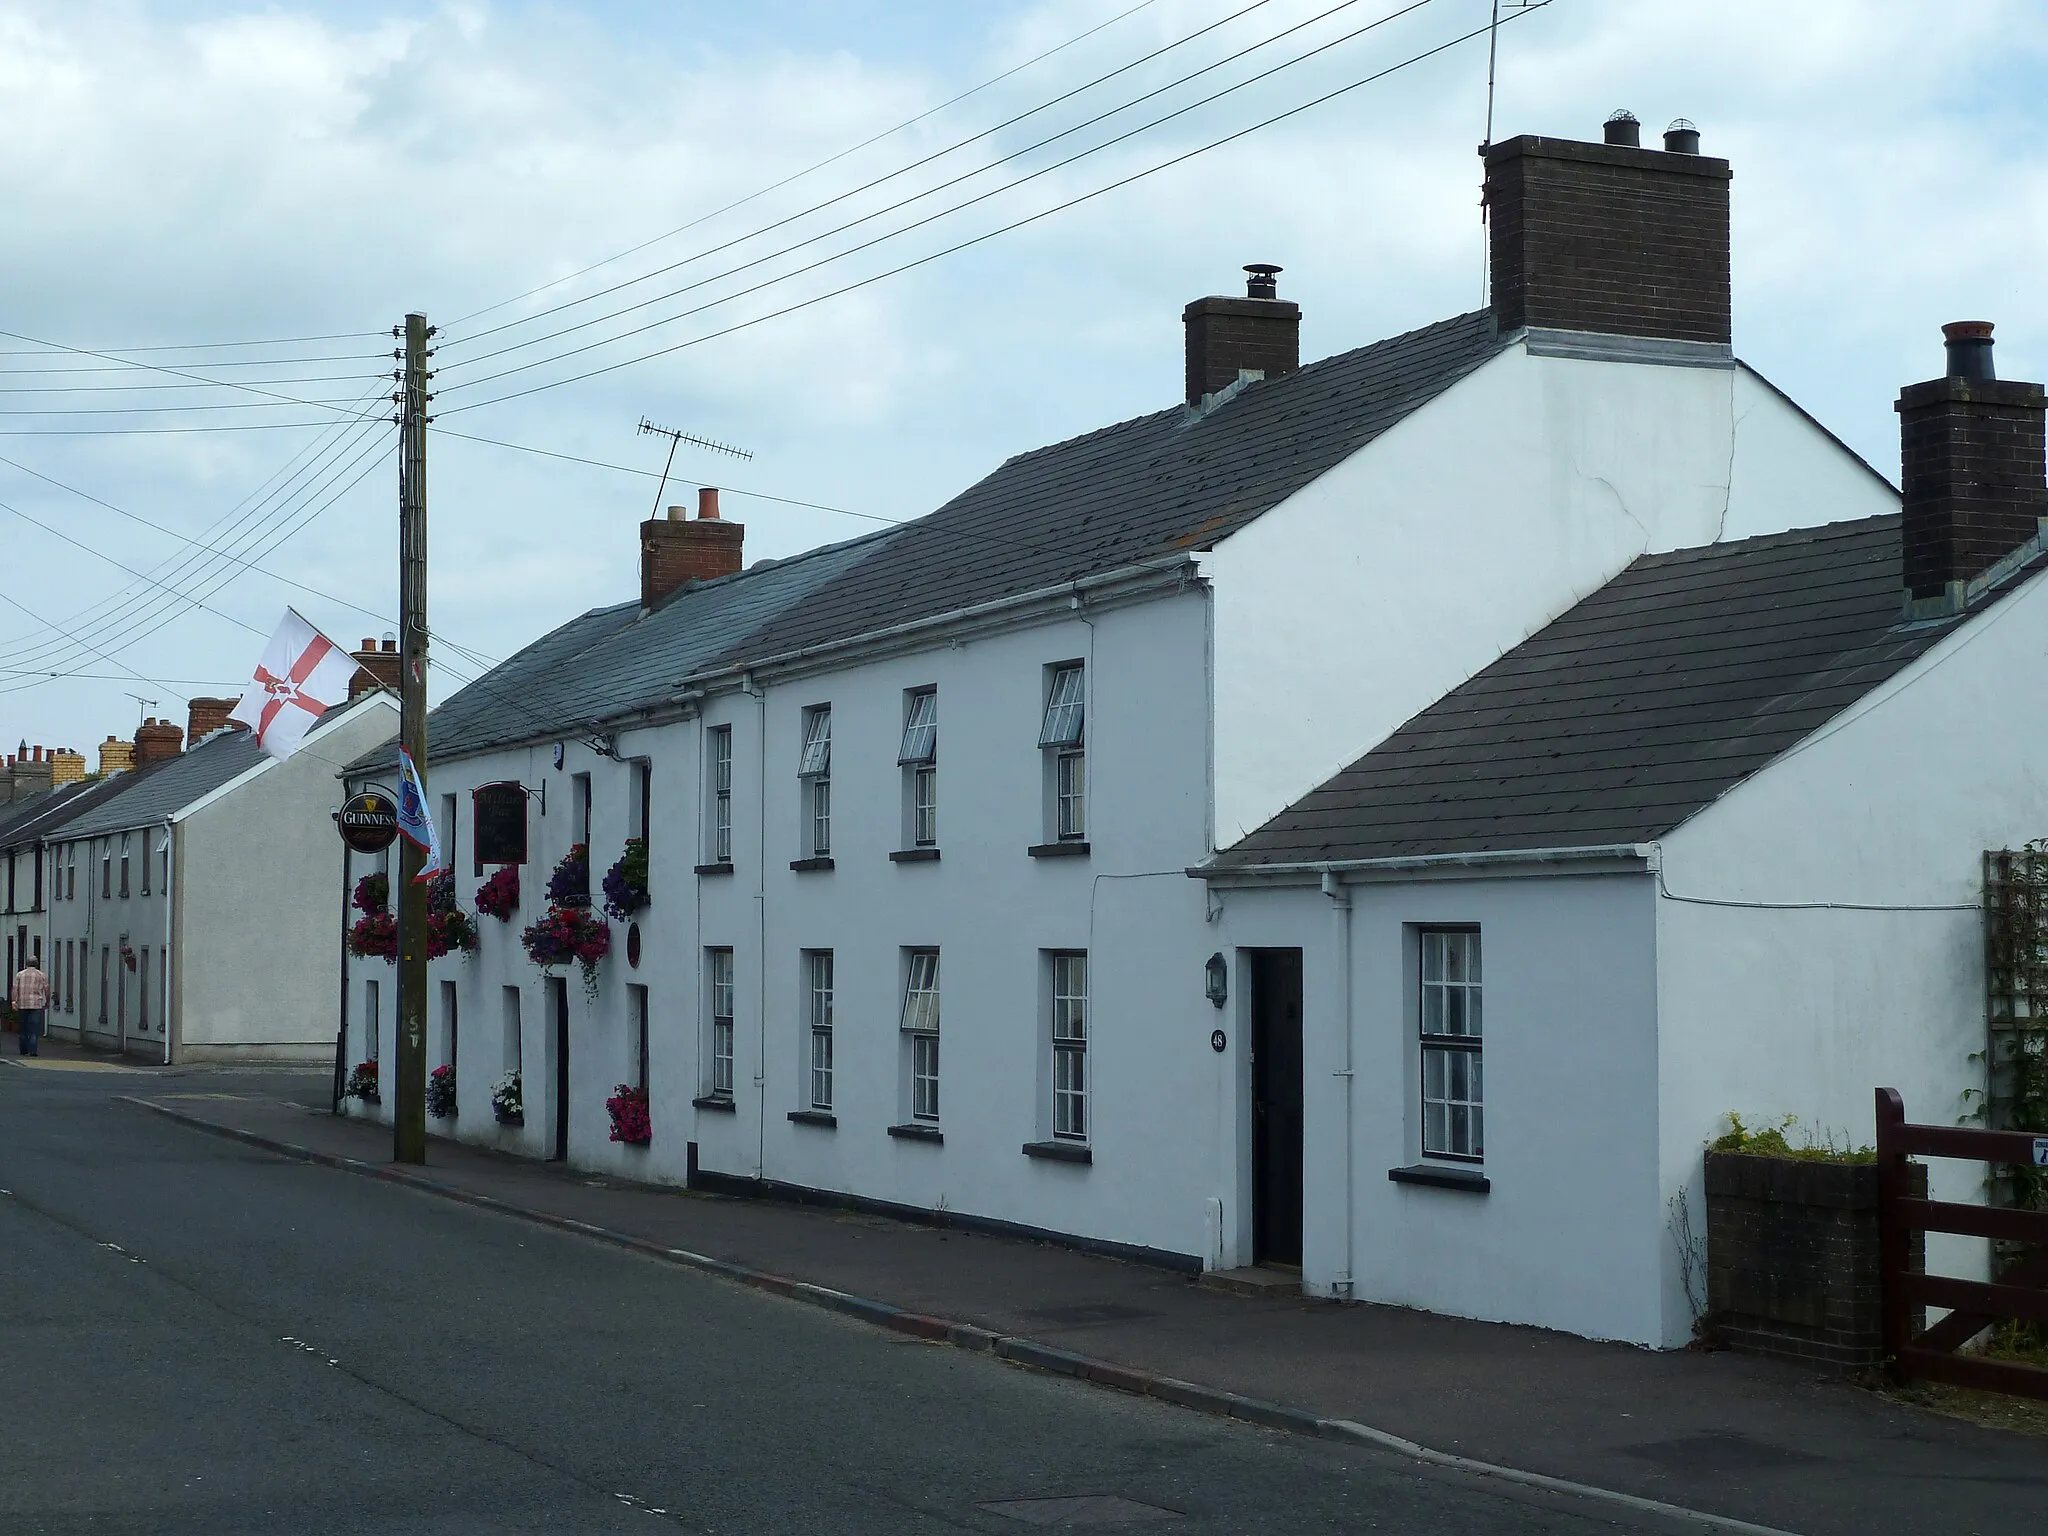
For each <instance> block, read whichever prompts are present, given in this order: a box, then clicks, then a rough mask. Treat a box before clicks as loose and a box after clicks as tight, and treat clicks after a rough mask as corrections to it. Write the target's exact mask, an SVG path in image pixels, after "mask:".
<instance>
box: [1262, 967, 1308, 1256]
mask: <svg viewBox="0 0 2048 1536" xmlns="http://www.w3.org/2000/svg"><path fill="white" fill-rule="evenodd" d="M1251 969H1252V1261H1253V1262H1254V1263H1257V1264H1299V1263H1300V1262H1301V951H1300V950H1298V949H1259V950H1253V951H1252V952H1251Z"/></svg>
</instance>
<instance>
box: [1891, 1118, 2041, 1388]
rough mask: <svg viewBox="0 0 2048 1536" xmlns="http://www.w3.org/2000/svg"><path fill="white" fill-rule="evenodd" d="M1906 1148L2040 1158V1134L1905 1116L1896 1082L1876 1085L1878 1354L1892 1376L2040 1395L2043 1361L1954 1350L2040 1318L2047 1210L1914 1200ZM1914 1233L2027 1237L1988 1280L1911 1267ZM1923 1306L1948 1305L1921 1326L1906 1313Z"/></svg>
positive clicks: (1999, 1158)
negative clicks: (1914, 1121) (2000, 1326)
mask: <svg viewBox="0 0 2048 1536" xmlns="http://www.w3.org/2000/svg"><path fill="white" fill-rule="evenodd" d="M1911 1156H1919V1157H1954V1158H1962V1159H1966V1160H1971V1161H1975V1162H1980V1163H1998V1164H2006V1163H2013V1164H2019V1165H2021V1166H2023V1167H2048V1136H2035V1135H2033V1134H2032V1133H2030V1132H2027V1131H1979V1130H1970V1129H1967V1128H1965V1127H1962V1126H1949V1125H1909V1124H1907V1122H1906V1105H1905V1101H1904V1100H1903V1099H1901V1098H1900V1097H1899V1091H1898V1090H1897V1089H1896V1088H1880V1089H1878V1090H1877V1165H1878V1257H1879V1266H1880V1270H1881V1274H1882V1283H1883V1287H1884V1349H1885V1358H1886V1361H1887V1366H1888V1369H1889V1370H1890V1372H1891V1376H1892V1379H1893V1380H1894V1381H1905V1380H1908V1379H1911V1378H1914V1377H1918V1378H1921V1379H1923V1380H1927V1381H1946V1382H1950V1383H1952V1384H1954V1385H1956V1386H1961V1387H1979V1388H1982V1389H1984V1390H1986V1391H1991V1392H2010V1393H2013V1394H2015V1395H2017V1396H2020V1397H2038V1398H2044V1399H2048V1369H2044V1368H2042V1367H2040V1366H2034V1365H2023V1364H2021V1363H2020V1362H2018V1361H2014V1360H1987V1359H1984V1358H1983V1357H1982V1356H1978V1355H1965V1354H1963V1353H1961V1350H1962V1348H1963V1346H1964V1345H1966V1344H1968V1343H1969V1342H1970V1341H1971V1340H1972V1339H1974V1338H1976V1337H1977V1335H1979V1334H1980V1333H1982V1332H1983V1331H1984V1330H1985V1329H1986V1328H1989V1327H1991V1326H1992V1325H1993V1324H1994V1323H1999V1322H2004V1321H2007V1320H2023V1321H2027V1322H2035V1323H2048V1211H2023V1210H2014V1209H2011V1208H2007V1207H1999V1206H1987V1205H1959V1204H1956V1203H1954V1202H1953V1201H1946V1200H1931V1199H1930V1200H1920V1199H1915V1198H1914V1197H1913V1196H1912V1195H1910V1194H1909V1193H1908V1192H1907V1186H1906V1159H1907V1158H1908V1157H1911ZM1915 1232H1955V1233H1960V1234H1961V1235H1963V1236H1965V1237H1983V1238H1991V1239H1994V1240H1999V1241H2003V1242H2007V1243H2017V1244H2022V1245H2028V1246H2027V1247H2026V1249H2025V1251H2024V1252H2023V1253H2022V1254H2021V1256H2020V1257H2019V1258H2018V1259H2016V1260H2014V1261H2013V1262H2012V1263H2010V1264H2008V1265H2007V1266H2006V1267H2005V1269H2004V1270H2002V1271H2001V1272H2000V1273H1999V1274H1998V1275H1997V1276H1996V1278H1994V1279H1992V1280H1990V1281H1983V1280H1958V1279H1955V1278H1954V1277H1952V1276H1949V1275H1929V1274H1922V1273H1920V1272H1919V1271H1917V1270H1915V1269H1914V1268H1913V1267H1912V1262H1911V1253H1912V1234H1913V1233H1915ZM1925 1307H1947V1308H1948V1309H1949V1314H1948V1316H1946V1317H1944V1318H1943V1319H1942V1320H1941V1321H1940V1322H1938V1323H1936V1324H1935V1325H1934V1326H1933V1327H1931V1328H1921V1327H1920V1326H1919V1324H1918V1322H1917V1321H1916V1319H1918V1318H1919V1317H1920V1316H1921V1315H1922V1314H1921V1309H1922V1308H1925Z"/></svg>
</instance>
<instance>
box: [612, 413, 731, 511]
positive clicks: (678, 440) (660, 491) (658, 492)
mask: <svg viewBox="0 0 2048 1536" xmlns="http://www.w3.org/2000/svg"><path fill="white" fill-rule="evenodd" d="M640 435H641V436H642V437H665V438H667V439H668V462H667V463H666V464H664V465H662V467H661V484H660V485H659V486H657V487H656V488H655V492H654V512H653V514H652V515H653V516H655V517H659V516H661V500H662V498H663V497H664V496H666V495H667V494H668V474H669V471H670V470H672V469H674V468H675V465H676V449H677V448H679V447H681V446H682V445H683V444H684V443H688V444H689V445H690V446H691V447H693V448H708V449H710V450H711V451H712V452H713V453H729V454H731V455H732V456H733V457H734V458H736V459H751V458H752V457H753V454H752V453H750V452H748V451H747V450H746V449H744V448H735V447H733V445H732V444H731V443H719V442H713V441H712V440H711V439H710V438H708V437H698V436H697V435H696V434H695V433H694V432H685V431H682V430H681V429H680V428H677V427H657V426H656V425H655V424H654V423H653V422H651V421H649V420H648V419H647V418H646V417H645V416H642V417H641V418H640Z"/></svg>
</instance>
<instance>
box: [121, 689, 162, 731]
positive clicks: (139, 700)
mask: <svg viewBox="0 0 2048 1536" xmlns="http://www.w3.org/2000/svg"><path fill="white" fill-rule="evenodd" d="M128 697H129V698H131V699H133V700H134V701H135V725H136V728H137V729H138V730H139V729H141V726H142V722H143V721H144V720H146V719H147V718H148V717H149V712H150V711H151V710H152V709H155V708H156V707H157V706H158V705H159V704H161V703H162V702H163V701H162V700H161V699H145V698H144V697H143V696H142V695H141V694H139V693H131V694H129V695H128Z"/></svg>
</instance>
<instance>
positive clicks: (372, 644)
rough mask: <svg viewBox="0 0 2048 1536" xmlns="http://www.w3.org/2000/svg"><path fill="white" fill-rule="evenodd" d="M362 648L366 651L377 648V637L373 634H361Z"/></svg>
mask: <svg viewBox="0 0 2048 1536" xmlns="http://www.w3.org/2000/svg"><path fill="white" fill-rule="evenodd" d="M363 649H364V650H366V651H374V650H375V649H377V637H376V636H375V635H365V636H363Z"/></svg>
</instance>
